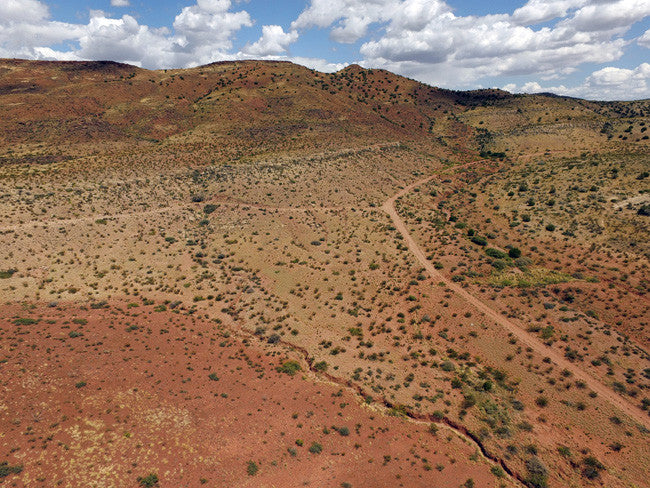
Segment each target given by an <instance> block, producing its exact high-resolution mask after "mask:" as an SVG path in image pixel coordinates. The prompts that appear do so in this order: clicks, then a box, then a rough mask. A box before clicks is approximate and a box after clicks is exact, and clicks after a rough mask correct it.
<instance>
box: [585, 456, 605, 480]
mask: <svg viewBox="0 0 650 488" xmlns="http://www.w3.org/2000/svg"><path fill="white" fill-rule="evenodd" d="M603 469H605V466H603V464H602V463H601V462H600V461H599V460H598V459H596V458H595V457H593V456H588V457H586V458H584V459H583V460H582V476H584V477H585V478H587V479H588V480H595V479H596V478H598V477H599V476H600V471H601V470H603Z"/></svg>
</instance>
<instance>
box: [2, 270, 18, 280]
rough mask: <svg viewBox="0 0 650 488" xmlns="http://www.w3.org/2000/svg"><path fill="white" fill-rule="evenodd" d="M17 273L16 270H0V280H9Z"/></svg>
mask: <svg viewBox="0 0 650 488" xmlns="http://www.w3.org/2000/svg"><path fill="white" fill-rule="evenodd" d="M17 272H18V270H17V269H7V270H0V280H6V279H8V278H11V277H12V276H13V275H14V274H15V273H17Z"/></svg>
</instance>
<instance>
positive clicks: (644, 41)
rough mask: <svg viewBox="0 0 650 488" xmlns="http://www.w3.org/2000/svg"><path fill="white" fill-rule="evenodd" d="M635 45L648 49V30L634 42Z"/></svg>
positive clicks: (649, 37)
mask: <svg viewBox="0 0 650 488" xmlns="http://www.w3.org/2000/svg"><path fill="white" fill-rule="evenodd" d="M636 42H637V44H639V45H640V46H643V47H647V48H648V49H650V29H648V30H647V31H645V33H644V34H643V35H642V36H641V37H639V38H638V39H637V40H636Z"/></svg>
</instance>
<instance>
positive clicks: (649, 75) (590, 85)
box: [503, 63, 650, 100]
mask: <svg viewBox="0 0 650 488" xmlns="http://www.w3.org/2000/svg"><path fill="white" fill-rule="evenodd" d="M503 89H504V90H507V91H510V92H521V93H539V92H552V93H557V94H558V95H566V96H571V97H580V98H587V99H591V100H634V99H642V98H650V64H649V63H641V64H640V65H639V66H637V67H636V68H634V69H626V68H616V67H613V66H608V67H605V68H602V69H600V70H598V71H594V72H593V73H591V75H589V76H588V77H587V78H586V79H585V81H584V82H583V83H581V84H580V85H578V86H574V87H566V86H564V85H559V86H549V87H544V88H543V87H542V86H541V85H539V84H538V83H536V82H528V83H526V84H524V85H523V86H521V87H517V85H515V84H508V85H505V86H504V87H503Z"/></svg>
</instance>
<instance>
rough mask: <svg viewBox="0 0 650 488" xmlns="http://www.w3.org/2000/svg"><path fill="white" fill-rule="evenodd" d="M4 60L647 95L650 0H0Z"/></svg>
mask: <svg viewBox="0 0 650 488" xmlns="http://www.w3.org/2000/svg"><path fill="white" fill-rule="evenodd" d="M0 57H19V58H27V59H60V60H81V59H112V60H116V61H122V62H128V63H132V64H136V65H138V66H142V67H145V68H149V69H159V68H170V67H190V66H196V65H200V64H205V63H209V62H212V61H220V60H229V59H285V60H290V61H294V62H296V63H299V64H303V65H306V66H309V67H311V68H315V69H318V70H321V71H335V70H338V69H341V68H343V67H344V66H345V65H347V64H350V63H359V64H361V65H362V66H364V67H367V68H384V69H388V70H391V71H393V72H396V73H399V74H402V75H405V76H409V77H412V78H415V79H418V80H420V81H423V82H425V83H429V84H432V85H435V86H442V87H445V88H454V89H471V88H481V87H498V88H505V89H507V90H509V91H514V92H538V91H551V92H555V93H558V94H562V95H570V96H578V97H584V98H591V99H629V98H650V63H649V61H650V0H527V1H526V0H493V1H490V2H486V1H478V0H365V1H361V0H275V1H269V0H158V1H145V0H91V1H81V0H0Z"/></svg>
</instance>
